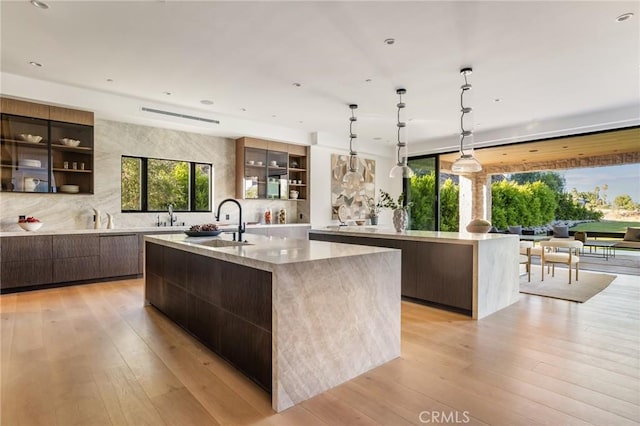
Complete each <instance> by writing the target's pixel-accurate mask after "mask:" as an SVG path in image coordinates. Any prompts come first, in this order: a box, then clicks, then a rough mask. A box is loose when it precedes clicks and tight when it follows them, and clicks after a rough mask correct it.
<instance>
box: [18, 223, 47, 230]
mask: <svg viewBox="0 0 640 426" xmlns="http://www.w3.org/2000/svg"><path fill="white" fill-rule="evenodd" d="M18 225H20V228H22V229H24V230H25V231H37V230H38V229H40V228H41V227H42V225H43V223H42V222H19V223H18Z"/></svg>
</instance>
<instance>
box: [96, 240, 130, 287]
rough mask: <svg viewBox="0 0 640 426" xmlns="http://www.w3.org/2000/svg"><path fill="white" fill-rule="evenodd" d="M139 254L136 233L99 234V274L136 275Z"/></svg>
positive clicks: (115, 275)
mask: <svg viewBox="0 0 640 426" xmlns="http://www.w3.org/2000/svg"><path fill="white" fill-rule="evenodd" d="M139 254H140V253H139V250H138V235H137V234H114V235H111V234H102V235H100V275H101V276H102V277H122V276H127V275H137V274H138V273H139V269H138V256H139Z"/></svg>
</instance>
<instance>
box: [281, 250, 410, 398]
mask: <svg viewBox="0 0 640 426" xmlns="http://www.w3.org/2000/svg"><path fill="white" fill-rule="evenodd" d="M400 265H401V252H400V251H399V250H397V251H390V252H386V253H376V254H369V255H363V256H352V257H348V258H335V259H329V260H322V261H314V262H303V263H295V264H287V265H278V266H277V267H275V269H274V272H273V274H274V275H273V286H274V287H273V314H272V315H273V394H272V406H273V409H274V410H276V411H282V410H285V409H286V408H288V407H291V406H293V405H295V404H297V403H299V402H302V401H304V400H307V399H309V398H311V397H313V396H315V395H317V394H319V393H321V392H324V391H326V390H328V389H330V388H332V387H334V386H337V385H339V384H341V383H344V382H346V381H348V380H350V379H352V378H354V377H356V376H358V375H360V374H362V373H365V372H366V371H368V370H370V369H372V368H375V367H377V366H379V365H382V364H384V363H386V362H388V361H390V360H392V359H394V358H397V357H398V356H400V303H401V296H400V287H401V283H400V273H399V271H400Z"/></svg>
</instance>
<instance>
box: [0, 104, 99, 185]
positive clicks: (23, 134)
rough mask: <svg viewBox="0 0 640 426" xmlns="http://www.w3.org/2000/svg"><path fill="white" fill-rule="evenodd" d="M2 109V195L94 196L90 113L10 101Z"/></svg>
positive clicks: (0, 142)
mask: <svg viewBox="0 0 640 426" xmlns="http://www.w3.org/2000/svg"><path fill="white" fill-rule="evenodd" d="M1 105H2V111H1V114H0V123H1V126H0V189H1V190H2V191H7V192H18V193H33V192H37V193H42V192H48V193H68V194H76V193H78V194H92V193H93V166H94V164H93V136H94V134H93V113H92V112H89V111H80V110H74V109H70V108H62V107H55V106H49V105H43V104H37V103H33V102H26V101H20V100H16V99H8V98H2V99H1ZM74 141H75V142H74ZM74 145H75V146H74Z"/></svg>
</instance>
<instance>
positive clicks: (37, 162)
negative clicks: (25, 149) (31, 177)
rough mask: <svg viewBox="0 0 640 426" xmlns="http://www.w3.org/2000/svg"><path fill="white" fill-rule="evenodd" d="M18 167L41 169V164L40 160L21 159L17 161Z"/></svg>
mask: <svg viewBox="0 0 640 426" xmlns="http://www.w3.org/2000/svg"><path fill="white" fill-rule="evenodd" d="M18 165H19V166H23V167H42V162H41V161H40V160H31V159H29V158H21V159H19V160H18Z"/></svg>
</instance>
